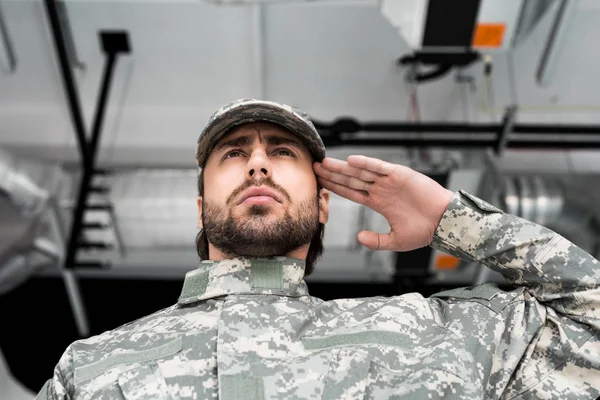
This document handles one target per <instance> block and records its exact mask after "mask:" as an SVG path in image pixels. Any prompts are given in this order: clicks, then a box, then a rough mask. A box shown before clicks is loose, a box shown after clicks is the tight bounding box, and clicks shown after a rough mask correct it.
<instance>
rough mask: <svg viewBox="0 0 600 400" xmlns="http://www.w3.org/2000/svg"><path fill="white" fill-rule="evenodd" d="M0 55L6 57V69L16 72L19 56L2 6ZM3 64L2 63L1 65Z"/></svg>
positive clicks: (0, 11)
mask: <svg viewBox="0 0 600 400" xmlns="http://www.w3.org/2000/svg"><path fill="white" fill-rule="evenodd" d="M0 56H1V57H2V59H4V62H3V63H1V64H4V65H3V67H4V70H5V71H6V72H7V73H9V74H11V73H13V72H15V70H16V68H17V56H16V54H15V49H14V47H13V45H12V43H11V41H10V35H9V34H8V26H7V25H6V22H5V20H4V16H3V15H2V9H1V8H0ZM0 66H2V65H0Z"/></svg>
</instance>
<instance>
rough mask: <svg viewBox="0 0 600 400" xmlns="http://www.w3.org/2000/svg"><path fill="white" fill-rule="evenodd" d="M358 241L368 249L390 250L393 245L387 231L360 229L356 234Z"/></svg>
mask: <svg viewBox="0 0 600 400" xmlns="http://www.w3.org/2000/svg"><path fill="white" fill-rule="evenodd" d="M358 241H359V242H360V244H362V245H363V246H365V247H366V248H368V249H369V250H392V249H393V247H394V246H393V240H392V237H391V235H390V234H389V233H375V232H372V231H361V232H360V233H359V234H358Z"/></svg>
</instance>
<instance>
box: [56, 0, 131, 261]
mask: <svg viewBox="0 0 600 400" xmlns="http://www.w3.org/2000/svg"><path fill="white" fill-rule="evenodd" d="M45 5H46V11H47V13H48V18H49V21H50V27H51V30H52V36H53V39H54V45H55V48H56V53H57V56H58V60H59V65H60V72H61V75H62V78H63V84H64V88H65V94H66V96H67V100H68V104H69V110H70V115H71V119H72V122H73V125H74V128H75V133H76V135H77V141H78V145H79V150H80V154H81V163H82V174H81V181H80V184H79V192H78V196H77V203H76V206H75V211H74V213H73V220H72V224H71V231H70V235H69V240H68V244H67V249H66V256H65V268H66V269H74V268H76V267H78V266H88V267H89V266H90V265H96V266H98V267H102V268H103V267H105V266H106V263H103V262H98V263H87V264H85V265H83V264H81V265H78V264H77V260H76V256H77V250H78V249H80V248H90V247H93V248H96V249H108V248H111V244H110V243H90V242H87V241H86V240H84V239H82V238H81V237H80V236H81V232H82V230H83V229H86V228H88V227H89V225H87V224H84V221H83V220H84V214H85V211H86V210H89V209H92V208H94V209H102V210H109V211H110V209H111V207H110V205H97V204H96V205H90V204H88V198H89V195H90V193H97V191H98V188H97V187H94V186H93V185H92V180H93V178H94V176H96V175H106V174H109V173H110V171H104V170H99V169H97V168H96V156H97V154H98V147H99V142H100V135H101V133H102V125H103V122H104V115H105V111H106V104H107V101H108V98H109V94H110V88H111V83H112V78H113V73H114V69H115V66H116V63H117V60H118V57H119V55H122V54H129V53H131V46H130V43H129V35H128V33H127V32H126V31H100V32H99V34H98V38H99V41H100V48H101V51H102V52H103V53H104V55H105V60H106V61H105V65H104V72H103V75H102V81H101V86H100V91H99V93H98V100H97V104H96V112H95V114H94V119H93V123H92V132H91V137H90V139H89V140H88V139H87V135H86V131H85V127H84V122H83V121H84V118H83V113H82V112H81V105H80V103H79V99H78V93H77V86H76V84H75V80H74V78H73V71H72V70H71V63H70V62H69V57H68V51H67V46H66V44H65V43H66V42H65V35H64V33H63V31H62V27H61V22H60V16H59V12H58V6H57V3H56V0H45ZM98 228H99V227H96V226H94V227H92V229H95V230H97V229H98Z"/></svg>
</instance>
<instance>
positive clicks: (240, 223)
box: [202, 196, 319, 258]
mask: <svg viewBox="0 0 600 400" xmlns="http://www.w3.org/2000/svg"><path fill="white" fill-rule="evenodd" d="M318 202H319V199H318V196H315V197H314V198H309V199H306V200H304V201H302V202H300V204H299V207H298V210H301V211H300V212H299V213H298V215H297V216H293V215H292V214H291V213H290V211H289V210H285V212H284V215H283V216H282V217H280V218H273V217H272V216H271V215H270V214H272V213H274V212H277V211H275V210H273V209H272V208H273V206H272V205H265V204H254V205H252V206H250V207H246V208H245V209H244V211H243V215H240V216H236V215H233V212H232V208H227V206H222V205H219V204H215V203H211V202H209V201H206V199H205V200H204V201H203V202H202V225H203V229H204V232H205V234H206V238H207V240H208V241H209V242H210V243H212V245H213V246H215V247H216V248H217V249H219V250H220V251H221V252H223V253H224V254H226V255H227V256H228V257H250V258H269V257H278V256H286V255H287V254H289V253H290V252H292V251H294V250H296V249H298V248H299V247H301V246H303V245H305V244H308V243H310V241H311V240H312V238H313V236H314V235H315V234H316V232H317V230H318V229H319V210H318ZM276 207H278V205H276Z"/></svg>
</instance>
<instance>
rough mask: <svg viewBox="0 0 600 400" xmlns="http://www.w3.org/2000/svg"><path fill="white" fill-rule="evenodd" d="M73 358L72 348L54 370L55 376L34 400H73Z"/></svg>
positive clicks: (68, 349)
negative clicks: (71, 393) (71, 392)
mask: <svg viewBox="0 0 600 400" xmlns="http://www.w3.org/2000/svg"><path fill="white" fill-rule="evenodd" d="M72 371H73V369H72V357H71V351H70V347H69V348H67V350H66V351H65V352H64V353H63V355H62V357H61V358H60V360H59V362H58V364H57V365H56V367H55V368H54V375H53V376H52V378H50V379H48V380H47V381H46V383H45V384H44V386H43V387H42V389H41V390H40V391H39V393H38V394H37V396H36V397H35V399H34V400H71V399H72V397H71V396H70V394H69V392H70V389H71V388H72V381H73V373H72Z"/></svg>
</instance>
